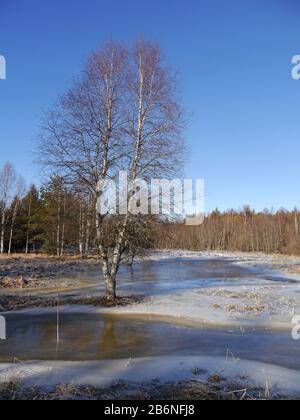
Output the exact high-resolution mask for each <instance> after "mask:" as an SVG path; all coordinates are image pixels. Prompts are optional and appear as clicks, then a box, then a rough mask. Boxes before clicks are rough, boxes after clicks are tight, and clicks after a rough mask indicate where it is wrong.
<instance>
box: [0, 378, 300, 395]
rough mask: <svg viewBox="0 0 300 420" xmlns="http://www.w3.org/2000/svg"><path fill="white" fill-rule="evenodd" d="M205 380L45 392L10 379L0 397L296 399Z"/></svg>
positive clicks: (0, 388) (65, 387)
mask: <svg viewBox="0 0 300 420" xmlns="http://www.w3.org/2000/svg"><path fill="white" fill-rule="evenodd" d="M216 379H217V378H216V377H211V378H210V380H208V381H201V380H198V379H194V380H190V381H186V382H177V383H168V384H161V383H159V382H155V381H154V382H151V383H144V384H136V383H128V382H119V383H117V384H115V385H113V386H111V387H109V388H101V389H100V388H99V389H98V388H94V387H91V386H86V387H77V386H75V385H59V386H57V387H56V388H55V389H53V390H52V391H49V392H45V391H43V390H42V389H40V388H28V387H23V386H22V385H21V383H20V382H18V381H13V382H9V383H7V384H2V385H0V400H1V401H4V400H48V401H49V400H50V401H51V400H52V401H53V400H116V401H120V400H132V401H139V400H140V401H142V400H149V401H151V400H169V401H173V400H181V401H197V400H233V401H239V400H288V399H295V400H298V399H299V398H297V397H296V396H294V397H293V398H291V397H289V396H287V395H282V394H278V393H276V392H272V390H270V389H269V386H268V384H266V387H265V388H264V389H263V388H257V387H253V386H252V387H250V386H249V387H248V388H245V387H244V386H240V385H239V384H238V383H232V382H227V381H226V380H224V379H222V378H220V377H218V380H216Z"/></svg>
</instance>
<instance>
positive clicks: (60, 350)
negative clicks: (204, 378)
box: [0, 256, 300, 371]
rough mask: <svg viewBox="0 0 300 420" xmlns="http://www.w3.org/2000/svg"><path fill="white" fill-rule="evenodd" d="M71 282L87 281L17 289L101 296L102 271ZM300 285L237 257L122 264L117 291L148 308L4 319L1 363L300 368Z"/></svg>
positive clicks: (78, 309)
mask: <svg viewBox="0 0 300 420" xmlns="http://www.w3.org/2000/svg"><path fill="white" fill-rule="evenodd" d="M73 278H74V280H76V282H77V284H79V285H80V286H79V287H77V288H75V289H71V290H69V289H66V290H56V289H49V290H32V291H28V290H24V291H18V292H17V293H18V294H21V295H24V296H27V295H28V296H29V295H35V296H37V295H38V296H45V295H46V296H57V297H59V298H65V297H67V296H77V297H78V296H82V297H86V296H98V295H99V296H100V295H101V294H102V293H103V291H104V288H103V284H102V281H101V276H100V275H99V271H98V270H97V268H95V267H91V268H89V269H87V270H85V271H83V272H82V273H80V274H76V275H73ZM299 285H300V283H299V282H298V281H297V279H295V278H294V277H291V278H290V277H289V276H288V275H286V274H284V273H281V272H279V271H278V270H270V269H269V268H267V267H266V266H264V265H263V264H256V265H255V266H248V265H245V264H241V263H239V262H238V263H237V261H233V260H231V259H230V258H221V257H205V256H202V257H201V258H192V257H189V258H185V257H184V256H183V257H180V258H179V257H168V258H159V257H156V258H153V259H149V260H145V261H140V262H137V263H136V265H135V266H134V268H133V269H131V268H129V267H125V266H124V267H122V269H121V272H120V281H119V286H118V291H119V294H121V295H144V296H146V297H147V299H146V303H142V304H135V305H132V306H129V307H125V308H113V309H101V308H94V307H82V306H74V307H72V308H71V307H70V308H69V307H62V308H59V317H58V315H57V311H56V309H55V308H52V309H49V310H48V309H46V308H44V309H34V310H25V311H23V312H13V313H7V314H5V316H6V320H7V340H4V341H1V342H0V363H2V364H10V363H14V362H17V363H19V362H20V361H21V362H22V363H26V362H30V361H35V362H39V361H40V362H49V363H51V362H53V363H58V362H66V363H67V362H70V363H71V362H97V361H98V362H99V363H100V362H101V363H103V362H105V361H107V362H110V363H111V362H112V361H113V360H116V361H117V360H118V361H121V360H125V361H126V360H128V361H129V362H128V363H130V360H142V359H143V360H144V359H145V358H155V360H159V359H160V358H161V360H163V359H164V360H165V358H166V357H170V358H176V360H177V359H178V358H179V359H182V360H197V358H199V360H203V358H205V357H209V358H216V360H217V359H218V360H220V358H223V359H224V360H225V361H226V360H231V361H238V360H244V361H250V362H258V363H262V364H268V365H272V366H277V367H279V368H287V369H290V370H293V371H300V342H299V341H296V340H293V339H292V336H291V328H292V324H291V320H292V316H293V314H295V313H298V312H297V311H298V310H299V307H300V301H299V298H300V294H299ZM9 292H10V293H12V292H11V291H9ZM1 293H2V294H7V293H8V292H7V291H5V290H2V291H1ZM0 299H1V295H0ZM245 302H246V303H247V305H246V304H245ZM150 370H151V368H150Z"/></svg>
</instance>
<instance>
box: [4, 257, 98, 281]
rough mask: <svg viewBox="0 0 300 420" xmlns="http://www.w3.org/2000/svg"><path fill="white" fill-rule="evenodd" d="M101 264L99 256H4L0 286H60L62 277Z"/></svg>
mask: <svg viewBox="0 0 300 420" xmlns="http://www.w3.org/2000/svg"><path fill="white" fill-rule="evenodd" d="M97 266H99V259H97V258H85V259H82V258H79V257H64V258H55V257H46V256H43V255H37V256H23V255H22V256H19V255H16V256H11V257H6V256H3V257H1V258H0V288H4V289H18V288H22V289H35V288H47V287H59V286H61V285H62V282H63V280H62V278H63V277H65V278H66V277H68V276H72V275H74V274H76V273H78V272H81V271H83V270H85V269H87V268H89V267H97Z"/></svg>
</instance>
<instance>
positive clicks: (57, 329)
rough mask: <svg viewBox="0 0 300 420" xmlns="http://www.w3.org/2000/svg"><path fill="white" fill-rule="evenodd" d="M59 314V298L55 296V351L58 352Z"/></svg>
mask: <svg viewBox="0 0 300 420" xmlns="http://www.w3.org/2000/svg"><path fill="white" fill-rule="evenodd" d="M59 325H60V313H59V296H57V307H56V351H58V345H59V342H60V331H59Z"/></svg>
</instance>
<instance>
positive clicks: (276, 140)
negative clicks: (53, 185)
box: [0, 0, 300, 210]
mask: <svg viewBox="0 0 300 420" xmlns="http://www.w3.org/2000/svg"><path fill="white" fill-rule="evenodd" d="M137 36H141V37H144V38H146V39H150V40H154V41H158V42H160V44H161V45H162V48H163V50H164V53H165V57H166V60H167V61H168V62H169V63H170V64H171V65H172V66H173V67H175V68H177V69H178V70H179V72H180V83H181V94H182V98H183V101H184V104H185V106H186V108H187V111H188V112H189V113H191V114H192V117H191V121H190V127H189V129H188V130H187V132H186V137H187V141H188V143H189V146H190V160H189V162H188V165H187V169H186V175H187V176H188V177H194V178H196V177H200V178H205V181H206V209H207V210H210V209H211V208H215V207H219V208H221V209H227V208H231V207H235V208H239V207H241V206H242V205H243V204H246V203H249V204H250V205H252V206H253V207H254V208H256V209H257V210H259V209H263V208H264V207H268V208H271V207H274V208H279V207H281V206H285V207H287V208H292V207H293V206H295V205H297V206H300V197H299V184H300V165H299V158H300V80H299V81H294V80H293V79H292V78H291V69H292V65H291V59H292V56H294V55H295V54H300V2H299V1H298V0H263V1H262V0H243V1H242V0H187V1H183V0H152V1H151V2H146V1H137V0H126V1H125V0H111V1H107V0H106V1H102V0H85V1H84V0H45V1H41V0H0V54H2V55H4V56H5V57H6V59H7V80H6V81H0V127H1V132H0V139H1V154H0V165H2V164H3V163H4V162H5V161H7V160H10V161H12V162H13V163H14V164H15V165H16V167H17V169H18V171H19V172H20V173H22V174H23V175H24V176H25V178H26V179H27V181H28V182H31V181H35V182H39V180H40V179H41V174H40V173H39V170H37V169H36V168H35V167H34V165H33V163H32V157H31V153H32V150H33V149H34V142H35V139H36V137H37V134H38V125H39V122H40V117H41V114H42V111H43V109H45V108H47V107H48V105H49V104H51V103H53V102H54V101H55V99H56V97H57V95H58V94H59V93H61V92H63V91H64V89H65V88H66V87H67V86H68V85H69V83H70V81H71V79H72V78H73V76H76V75H77V74H78V72H79V71H80V69H81V67H82V62H83V60H84V58H85V57H86V56H87V55H88V54H89V53H90V52H91V51H93V50H94V49H95V48H97V46H98V45H101V43H102V42H104V41H105V40H107V39H109V38H111V37H113V38H114V39H116V40H120V41H125V42H131V41H133V40H134V39H135V38H136V37H137Z"/></svg>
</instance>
